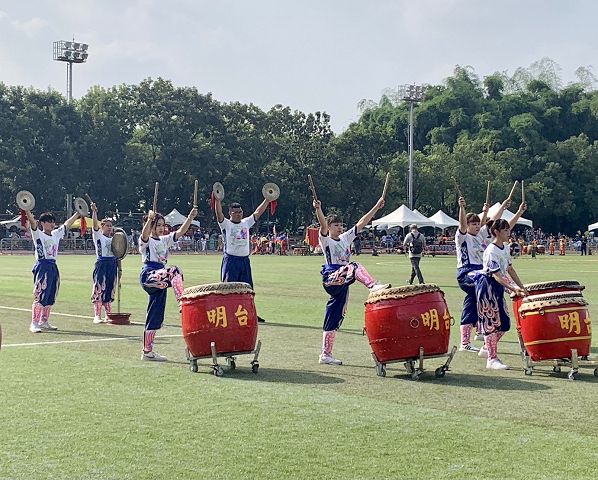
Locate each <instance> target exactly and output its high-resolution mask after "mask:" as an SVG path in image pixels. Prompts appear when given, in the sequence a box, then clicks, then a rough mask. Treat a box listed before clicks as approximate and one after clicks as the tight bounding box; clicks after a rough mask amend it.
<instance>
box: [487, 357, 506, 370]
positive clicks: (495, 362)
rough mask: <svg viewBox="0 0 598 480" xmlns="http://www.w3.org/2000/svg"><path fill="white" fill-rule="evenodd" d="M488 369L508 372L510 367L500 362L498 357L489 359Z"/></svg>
mask: <svg viewBox="0 0 598 480" xmlns="http://www.w3.org/2000/svg"><path fill="white" fill-rule="evenodd" d="M486 368H489V369H490V370H507V369H508V368H509V367H507V366H506V365H505V364H504V363H502V362H501V361H500V359H499V358H498V357H496V358H489V359H488V361H487V362H486Z"/></svg>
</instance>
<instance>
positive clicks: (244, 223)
mask: <svg viewBox="0 0 598 480" xmlns="http://www.w3.org/2000/svg"><path fill="white" fill-rule="evenodd" d="M214 200H215V202H214V206H215V208H214V210H215V211H216V220H217V221H218V226H219V227H220V230H221V231H222V235H223V237H224V256H223V257H222V266H221V269H220V278H221V281H222V282H245V283H248V284H249V285H251V288H253V277H252V275H251V264H250V263H249V253H250V245H249V244H250V235H249V229H250V228H251V227H253V225H255V222H257V220H258V219H259V218H260V217H261V216H262V215H263V213H264V212H265V211H266V209H267V208H268V205H269V204H270V200H269V199H267V198H264V200H263V201H262V203H260V204H259V205H258V207H257V208H256V209H255V211H254V212H253V214H252V215H249V216H248V217H245V218H243V208H242V207H241V204H239V203H236V202H235V203H231V204H230V206H229V207H228V215H229V218H225V217H224V213H222V200H221V199H218V198H215V199H214ZM258 322H261V323H263V322H265V320H264V319H263V318H262V317H259V316H258Z"/></svg>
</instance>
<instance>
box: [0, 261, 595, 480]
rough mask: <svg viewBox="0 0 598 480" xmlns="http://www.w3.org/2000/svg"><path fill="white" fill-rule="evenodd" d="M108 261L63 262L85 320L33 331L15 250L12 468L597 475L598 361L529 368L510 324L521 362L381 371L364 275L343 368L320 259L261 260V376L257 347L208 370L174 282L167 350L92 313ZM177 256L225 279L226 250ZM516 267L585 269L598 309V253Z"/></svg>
mask: <svg viewBox="0 0 598 480" xmlns="http://www.w3.org/2000/svg"><path fill="white" fill-rule="evenodd" d="M93 261H94V259H93V258H92V257H91V256H67V255H63V256H62V257H61V258H60V259H59V267H60V270H61V278H62V284H61V291H60V294H59V297H58V302H57V304H56V305H55V307H54V311H55V312H59V313H66V314H72V315H82V316H83V317H86V318H83V317H67V316H54V317H53V318H52V323H54V324H55V325H57V326H58V327H59V328H60V330H59V331H58V332H55V333H44V334H38V335H33V334H31V333H29V332H28V330H27V328H28V326H29V322H30V313H29V312H28V311H22V310H16V309H29V308H30V306H31V289H32V278H31V274H30V269H31V266H32V264H33V257H32V256H31V257H30V256H14V257H11V256H3V257H0V268H1V272H2V275H1V276H0V323H1V324H2V328H3V332H4V340H3V344H4V345H3V348H2V350H1V351H0V479H1V480H4V479H28V480H29V479H144V480H150V479H179V478H188V479H204V478H205V479H258V478H275V479H310V478H322V479H345V480H346V479H429V478H434V479H445V478H446V479H469V478H483V479H507V478H508V479H526V480H532V479H586V478H587V479H590V478H591V479H594V478H596V476H597V475H598V449H597V448H596V445H597V440H598V435H597V432H598V406H597V402H595V401H594V400H595V398H596V394H597V392H598V378H595V377H594V376H593V375H592V371H591V370H585V371H584V372H583V374H582V375H581V377H580V379H579V380H578V381H575V382H572V381H569V380H567V379H566V375H565V374H554V373H552V372H551V371H549V370H548V369H545V370H543V371H538V372H535V373H534V375H533V376H531V377H528V376H524V375H523V372H522V370H521V362H520V358H519V356H518V345H517V342H516V335H515V334H514V333H513V332H512V331H511V332H509V334H507V335H506V336H505V337H504V339H503V340H502V341H501V343H500V344H499V355H500V356H501V358H502V359H503V361H505V363H507V364H509V365H510V366H512V369H511V370H508V371H502V372H497V371H488V370H486V368H485V361H482V360H481V359H480V358H478V357H477V356H476V355H473V354H470V353H461V354H457V356H456V358H455V360H454V361H453V363H452V365H451V371H450V372H448V373H447V375H446V377H444V378H442V379H435V378H434V375H433V372H431V373H429V374H426V375H424V376H423V377H422V379H421V380H420V381H419V382H414V381H412V380H410V379H409V377H408V376H407V375H406V373H405V370H404V369H402V368H400V367H399V364H393V365H389V369H388V373H387V377H386V378H381V377H377V376H376V374H375V370H374V368H373V363H372V360H371V358H370V348H369V345H368V342H367V338H366V337H363V336H362V334H361V329H362V326H363V301H364V300H365V298H366V293H367V292H366V290H365V288H363V287H362V286H360V285H354V286H353V287H352V293H351V305H350V308H349V313H348V316H347V318H346V319H345V323H344V325H343V329H342V330H341V332H340V333H339V335H338V336H337V343H336V346H335V355H336V356H338V357H339V358H341V359H342V360H344V362H345V365H343V366H342V367H334V366H328V365H319V364H318V363H317V357H318V354H319V349H320V342H321V325H322V316H323V310H324V304H325V302H326V298H327V297H326V295H325V293H324V291H323V290H322V288H321V285H320V277H319V275H318V271H319V266H320V264H321V258H317V257H282V258H281V257H276V258H274V257H253V258H252V266H253V274H254V281H255V283H256V290H257V296H256V304H257V307H258V311H259V312H260V315H261V316H263V317H264V318H266V319H267V320H268V322H267V323H266V324H264V325H261V326H260V331H259V338H261V340H262V342H263V347H262V353H261V355H260V365H261V367H260V370H259V373H258V374H257V375H254V374H252V373H251V370H250V368H249V361H250V357H249V356H241V357H239V358H238V360H237V370H236V371H234V372H225V376H224V377H221V378H217V377H214V376H213V375H211V374H210V369H209V362H208V361H201V362H200V371H199V373H198V374H192V373H191V372H190V371H189V368H188V365H187V363H186V361H185V357H184V342H183V339H182V338H181V337H180V332H181V330H180V320H179V316H178V309H177V307H176V304H175V301H174V298H173V296H172V294H171V297H170V298H169V304H168V309H167V319H166V324H167V325H166V326H165V328H163V329H162V330H161V332H160V333H159V335H162V338H160V336H158V337H157V344H156V350H157V351H159V352H160V353H162V354H165V355H167V356H168V357H169V359H170V361H169V362H168V363H165V364H155V363H150V362H141V361H140V360H139V354H140V350H141V334H142V331H143V327H142V326H141V325H132V326H122V327H119V326H111V325H92V323H91V317H92V310H91V305H90V303H89V296H90V289H91V285H90V276H91V271H92V269H93ZM359 261H361V262H363V263H364V264H365V265H366V267H367V268H368V269H369V270H370V271H371V272H372V273H373V274H374V275H375V276H377V277H378V278H380V280H383V281H389V282H392V283H393V284H395V285H401V284H403V283H404V281H405V279H406V278H407V277H408V273H409V267H408V260H407V259H406V258H404V257H402V256H395V255H391V256H380V257H371V256H361V257H359ZM171 263H173V264H177V265H179V266H180V267H182V268H183V270H184V272H185V283H186V285H187V286H191V285H196V284H201V283H210V282H214V281H217V280H218V275H219V265H220V258H219V257H218V256H194V255H180V256H175V257H173V258H172V261H171ZM139 266H140V259H139V257H138V256H129V257H127V258H126V259H125V262H124V279H123V282H124V286H123V305H122V309H123V310H124V311H128V312H131V313H132V320H134V321H137V322H143V320H144V311H145V306H146V296H145V294H144V293H143V291H142V290H141V288H140V287H139V285H138V283H137V274H138V271H139ZM515 267H516V269H517V270H518V272H519V274H520V277H521V278H522V279H523V281H524V282H526V283H527V282H534V281H543V280H555V279H577V280H579V281H580V282H582V283H584V284H585V285H587V289H586V290H585V292H584V295H585V297H586V299H587V300H588V301H589V302H590V303H591V307H590V311H591V313H592V315H593V316H595V315H596V313H597V312H598V311H597V310H596V307H595V305H596V304H597V303H598V288H597V287H596V281H595V280H596V279H597V278H598V277H597V274H598V256H596V257H585V258H584V257H578V256H567V257H564V258H563V257H539V258H537V259H535V260H532V259H530V258H523V259H518V260H516V263H515ZM422 270H423V273H424V275H425V278H426V280H427V281H428V282H434V283H437V284H439V285H440V286H441V287H442V289H443V290H444V292H445V294H446V298H447V301H448V304H449V308H450V310H451V313H452V314H453V316H455V317H457V318H458V316H459V314H460V305H461V301H462V295H461V291H460V290H459V289H458V287H457V285H456V281H455V279H454V275H455V259H454V258H434V259H432V258H425V259H424V261H423V262H422ZM5 307H11V308H13V309H7V308H5ZM84 340H85V342H84ZM87 340H89V341H87ZM65 341H70V342H71V343H56V342H65ZM46 342H47V343H46ZM53 342H54V343H53ZM457 342H458V328H454V329H453V332H452V339H451V343H452V344H457ZM40 343H45V344H42V345H40ZM23 344H26V345H23ZM595 344H596V343H595ZM593 351H594V353H596V352H597V348H596V347H595V348H593ZM440 362H441V361H440V360H438V361H437V362H436V366H438V365H439V364H440ZM428 366H429V367H431V368H432V369H433V368H434V366H435V362H434V361H430V362H429V365H428Z"/></svg>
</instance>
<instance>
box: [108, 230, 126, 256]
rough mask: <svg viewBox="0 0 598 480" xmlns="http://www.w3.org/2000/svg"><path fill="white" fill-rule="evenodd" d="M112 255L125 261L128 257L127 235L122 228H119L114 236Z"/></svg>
mask: <svg viewBox="0 0 598 480" xmlns="http://www.w3.org/2000/svg"><path fill="white" fill-rule="evenodd" d="M111 248H112V255H114V256H115V257H116V258H118V259H123V258H125V257H126V256H127V250H128V242H127V234H126V233H125V231H124V230H123V229H122V228H117V229H115V230H114V235H113V236H112V244H111Z"/></svg>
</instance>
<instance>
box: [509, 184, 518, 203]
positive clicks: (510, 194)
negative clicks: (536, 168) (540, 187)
mask: <svg viewBox="0 0 598 480" xmlns="http://www.w3.org/2000/svg"><path fill="white" fill-rule="evenodd" d="M518 183H519V180H515V183H514V184H513V188H511V193H509V197H508V199H509V200H513V194H514V193H515V189H516V188H517V184H518Z"/></svg>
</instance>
